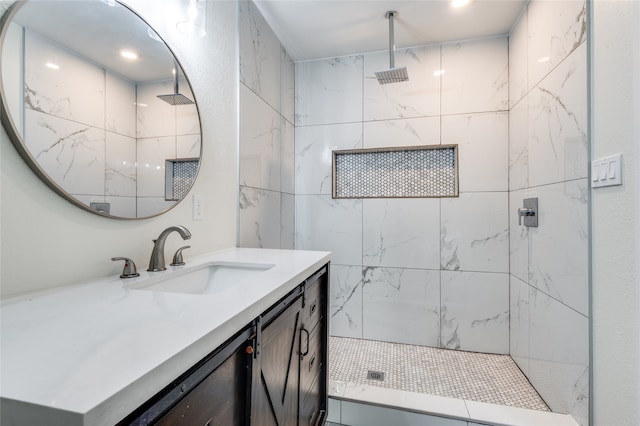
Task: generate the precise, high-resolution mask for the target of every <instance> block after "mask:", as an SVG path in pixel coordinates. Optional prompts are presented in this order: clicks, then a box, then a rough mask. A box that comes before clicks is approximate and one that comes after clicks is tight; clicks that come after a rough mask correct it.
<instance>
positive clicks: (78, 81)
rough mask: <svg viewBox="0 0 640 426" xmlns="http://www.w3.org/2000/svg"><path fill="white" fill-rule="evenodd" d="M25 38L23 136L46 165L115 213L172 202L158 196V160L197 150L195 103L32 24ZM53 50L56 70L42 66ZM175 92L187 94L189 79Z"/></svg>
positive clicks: (142, 212)
mask: <svg viewBox="0 0 640 426" xmlns="http://www.w3.org/2000/svg"><path fill="white" fill-rule="evenodd" d="M12 25H14V24H12ZM24 45H25V70H24V80H25V87H26V88H27V90H26V93H27V95H26V96H25V105H24V109H25V113H24V129H25V130H24V132H25V140H26V141H27V143H28V144H29V148H30V149H31V151H32V152H34V153H36V154H35V155H36V156H37V157H38V161H39V163H40V164H41V166H42V167H43V168H44V169H45V171H46V172H47V173H48V174H49V175H50V176H52V177H53V178H54V179H55V181H56V182H59V183H60V185H61V186H62V187H63V188H64V189H65V190H66V191H67V192H69V193H70V194H72V195H74V196H75V197H76V198H77V199H79V200H82V201H84V202H85V203H87V204H89V203H90V202H92V201H97V202H105V201H106V202H108V203H110V204H111V213H112V214H114V215H121V216H127V217H135V216H136V214H137V215H138V216H147V215H149V214H150V213H153V212H157V211H158V207H160V206H164V205H166V206H167V207H168V206H170V205H171V204H173V203H167V202H165V200H164V193H165V188H164V181H165V178H164V162H165V159H167V158H180V157H198V156H199V152H200V128H199V121H198V116H197V110H196V109H195V107H191V108H189V107H187V109H182V110H178V109H177V108H172V107H168V106H167V104H165V103H164V102H162V101H160V100H158V99H157V98H156V95H158V94H161V93H172V92H173V85H172V83H171V82H165V83H157V82H156V83H152V84H143V85H136V84H135V83H132V82H129V81H126V80H124V79H122V78H120V77H118V76H116V75H115V74H113V73H111V72H110V71H109V70H105V69H104V68H101V67H98V66H96V65H94V64H93V63H90V62H89V61H87V60H85V59H84V58H82V57H80V56H78V55H76V54H74V53H72V52H71V51H68V50H66V49H62V48H60V47H58V46H57V45H56V44H54V43H52V42H51V41H50V40H49V39H46V38H44V37H42V36H40V35H38V34H36V33H33V32H31V31H25V38H24ZM52 57H54V58H56V62H57V64H58V65H59V66H60V70H53V69H50V68H47V67H44V66H43V64H44V63H45V62H46V61H47V60H50V58H52ZM183 83H185V82H183ZM16 87H20V84H17V86H16ZM181 91H182V92H183V93H185V94H186V95H187V96H189V97H190V98H192V94H191V92H190V91H189V89H188V85H186V84H183V85H182V86H181ZM136 164H138V166H136ZM158 175H160V176H158Z"/></svg>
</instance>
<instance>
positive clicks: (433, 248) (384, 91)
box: [295, 37, 509, 353]
mask: <svg viewBox="0 0 640 426" xmlns="http://www.w3.org/2000/svg"><path fill="white" fill-rule="evenodd" d="M386 60H387V56H385V54H384V53H374V54H364V55H357V56H351V57H343V58H335V59H328V60H320V61H310V62H301V63H297V64H296V123H295V124H296V128H295V132H296V134H295V194H296V233H295V244H296V248H298V249H318V250H330V251H332V252H333V257H332V270H331V275H332V276H331V329H330V332H331V334H332V335H334V336H346V337H355V338H365V339H375V340H383V341H389V342H400V343H409V344H417V345H428V346H436V347H444V348H455V349H464V350H471V351H486V352H494V353H508V351H509V275H508V272H509V225H508V223H509V222H508V212H507V208H508V166H509V157H508V137H509V131H508V107H509V105H508V80H507V77H508V75H507V74H508V39H507V38H506V37H498V38H489V39H482V40H474V41H470V42H461V43H449V44H442V45H431V46H422V47H417V48H411V49H403V50H398V52H397V55H396V61H397V63H398V64H399V65H398V66H406V67H407V70H408V73H409V81H408V82H405V83H399V84H389V85H384V86H381V85H379V84H378V83H377V80H376V79H375V75H374V72H375V71H379V70H381V69H384V68H385V67H386V66H387V64H386ZM441 70H444V73H442V72H440V73H436V71H441ZM439 144H458V146H459V164H460V169H459V174H460V197H458V198H450V199H439V198H431V199H429V198H422V199H410V198H407V199H364V200H360V199H339V200H334V199H332V197H331V184H332V181H331V179H332V176H331V151H332V150H336V149H352V148H374V147H402V146H411V145H413V146H415V145H439ZM479 301H482V302H481V303H479Z"/></svg>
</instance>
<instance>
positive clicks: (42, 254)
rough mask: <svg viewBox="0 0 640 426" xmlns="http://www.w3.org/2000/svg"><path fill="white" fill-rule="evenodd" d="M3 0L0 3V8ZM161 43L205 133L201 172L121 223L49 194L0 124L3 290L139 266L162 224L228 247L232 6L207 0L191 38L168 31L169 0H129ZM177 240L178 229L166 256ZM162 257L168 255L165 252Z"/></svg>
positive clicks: (205, 247)
mask: <svg viewBox="0 0 640 426" xmlns="http://www.w3.org/2000/svg"><path fill="white" fill-rule="evenodd" d="M10 3H12V2H11V1H2V2H0V10H4V9H5V8H6V6H7V5H8V4H10ZM126 3H127V4H128V5H130V6H131V8H132V9H134V10H136V11H137V12H138V13H139V14H140V15H141V16H142V17H143V18H144V19H145V20H147V22H149V23H150V24H151V25H152V26H153V27H154V28H155V29H156V30H157V32H158V33H159V34H160V35H161V36H162V37H163V38H164V39H165V40H166V41H167V43H168V45H169V46H170V47H171V49H172V50H173V51H174V52H175V53H176V56H177V57H178V60H179V61H180V62H181V64H182V66H183V68H184V70H185V72H186V74H187V75H188V76H189V79H190V81H191V84H192V85H193V88H194V92H195V96H196V98H197V101H198V103H199V107H200V114H201V119H202V131H203V159H202V166H201V168H200V174H199V176H198V179H197V181H196V184H195V186H194V188H193V189H192V191H191V193H190V195H189V196H188V197H189V199H187V200H185V202H183V203H181V204H180V205H179V206H177V207H175V208H174V209H173V210H171V211H169V212H168V213H165V214H163V215H161V216H159V217H157V218H152V219H145V220H136V221H123V220H114V219H107V218H103V217H100V216H97V215H94V214H91V213H89V212H86V211H83V210H81V209H79V208H77V207H75V206H73V205H72V204H70V203H68V202H67V201H65V200H63V199H62V198H61V197H59V196H58V195H56V194H55V193H54V192H53V191H51V190H50V189H49V188H48V187H47V186H46V185H45V184H43V183H42V182H40V180H39V179H38V178H37V177H36V176H35V175H34V174H33V173H32V172H31V170H30V169H29V168H28V167H27V165H26V164H25V163H24V162H23V161H22V159H21V157H20V156H19V155H18V153H17V151H16V150H15V149H14V147H13V145H12V144H11V142H10V140H9V138H8V136H7V134H6V132H5V131H4V129H2V130H1V131H0V162H1V177H0V194H1V195H0V221H1V222H0V224H1V226H0V232H1V234H0V239H1V243H0V250H1V253H2V257H1V261H0V277H1V278H0V289H1V293H0V294H1V296H2V297H7V296H10V295H15V294H20V293H24V292H28V291H32V290H38V289H46V288H52V287H56V286H61V285H66V284H73V283H78V282H81V281H84V280H87V279H91V278H97V277H103V276H108V275H114V274H117V273H119V272H120V270H121V268H122V265H120V264H119V263H121V262H119V263H114V262H111V260H110V258H111V257H113V256H128V257H131V258H133V260H134V261H135V262H136V264H137V266H138V268H139V269H146V267H147V265H148V262H149V256H150V253H151V248H152V243H151V240H152V239H153V238H156V237H157V236H158V234H159V233H160V232H161V231H162V230H163V229H164V228H166V227H167V226H170V225H176V224H182V225H184V226H186V227H187V228H189V229H190V230H191V233H192V234H193V238H192V239H191V240H190V241H189V245H191V247H192V248H191V249H189V250H188V251H186V252H185V256H186V257H187V259H188V256H189V255H195V254H198V253H204V252H208V251H212V250H217V249H221V248H226V247H233V246H235V245H236V228H237V206H238V195H237V194H238V172H237V139H238V138H237V93H238V60H237V58H238V53H237V33H238V31H237V3H236V2H235V1H215V2H214V1H209V2H207V31H208V33H207V36H206V37H205V38H202V39H189V38H186V37H185V36H183V35H182V34H180V33H178V32H177V30H176V29H175V21H174V20H175V17H172V15H171V14H170V13H166V10H165V8H164V6H170V5H176V4H180V3H179V2H177V1H175V0H171V1H165V2H157V1H152V0H128V1H126ZM194 193H195V194H201V195H203V196H204V197H205V203H206V209H205V218H204V220H202V221H193V220H192V219H191V218H192V212H191V202H190V201H191V200H190V197H191V194H194ZM182 244H183V241H182V239H180V238H179V237H178V236H177V235H175V236H171V237H170V239H169V240H168V241H167V253H171V251H172V250H174V249H176V248H177V247H179V246H180V245H182ZM167 256H169V255H167Z"/></svg>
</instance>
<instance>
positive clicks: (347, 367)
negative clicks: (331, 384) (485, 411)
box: [329, 337, 549, 411]
mask: <svg viewBox="0 0 640 426" xmlns="http://www.w3.org/2000/svg"><path fill="white" fill-rule="evenodd" d="M368 371H374V372H382V373H384V380H383V381H379V380H370V379H367V373H368ZM329 378H330V379H333V380H338V381H343V382H352V383H362V384H367V385H371V386H379V387H383V388H390V389H399V390H405V391H410V392H418V393H425V394H430V395H439V396H445V397H449V398H458V399H466V400H472V401H479V402H488V403H491V404H500V405H506V406H512V407H520V408H529V409H532V410H542V411H549V408H548V407H547V405H546V404H545V403H544V401H543V400H542V399H541V398H540V396H539V395H538V393H537V392H536V390H535V389H534V388H533V387H532V386H531V384H530V383H529V381H528V380H527V378H526V377H525V376H524V374H523V373H522V372H521V371H520V369H519V368H518V367H517V365H516V364H515V362H514V361H513V360H512V359H511V357H510V356H508V355H493V354H483V353H474V352H462V351H453V350H447V349H437V348H429V347H423V346H413V345H405V344H398V343H386V342H378V341H373V340H360V339H350V338H344V337H330V338H329Z"/></svg>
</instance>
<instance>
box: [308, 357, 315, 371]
mask: <svg viewBox="0 0 640 426" xmlns="http://www.w3.org/2000/svg"><path fill="white" fill-rule="evenodd" d="M315 362H316V354H315V353H314V354H313V356H312V357H311V359H310V360H309V371H311V369H312V368H313V364H315Z"/></svg>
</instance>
